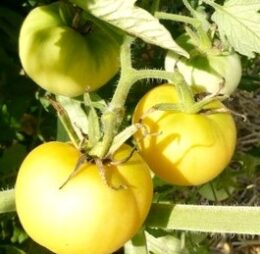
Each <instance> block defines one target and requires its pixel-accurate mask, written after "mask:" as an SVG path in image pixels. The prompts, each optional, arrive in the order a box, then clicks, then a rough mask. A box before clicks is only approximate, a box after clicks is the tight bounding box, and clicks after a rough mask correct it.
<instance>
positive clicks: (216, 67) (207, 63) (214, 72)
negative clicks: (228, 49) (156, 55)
mask: <svg viewBox="0 0 260 254" xmlns="http://www.w3.org/2000/svg"><path fill="white" fill-rule="evenodd" d="M176 41H177V42H178V44H180V46H182V47H183V48H185V49H186V50H191V49H194V45H192V42H191V40H190V39H189V37H188V36H187V35H186V34H184V35H182V36H180V37H179V38H178V39H177V40H176ZM175 67H178V70H179V71H180V72H181V74H182V75H183V76H184V79H185V81H186V82H187V83H188V84H189V85H190V86H192V87H193V88H195V90H197V91H206V92H208V93H217V92H220V93H222V94H225V95H230V94H232V93H233V92H234V90H235V89H236V88H237V87H238V85H239V82H240V80H241V75H242V67H241V61H240V57H239V55H238V54H236V53H230V54H223V55H214V54H210V53H208V54H198V55H195V56H193V57H191V58H190V59H179V57H178V56H177V55H176V54H174V53H173V52H169V53H168V54H167V56H166V58H165V69H166V70H167V71H174V69H175ZM223 82H224V83H223ZM222 83H223V85H224V86H223V87H222V88H221V84H222Z"/></svg>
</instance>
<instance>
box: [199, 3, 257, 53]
mask: <svg viewBox="0 0 260 254" xmlns="http://www.w3.org/2000/svg"><path fill="white" fill-rule="evenodd" d="M203 1H204V2H205V3H207V4H209V5H211V6H212V7H214V8H215V13H214V14H213V15H212V20H213V21H214V22H215V23H216V24H217V25H218V29H219V32H220V35H221V37H222V38H225V37H226V39H227V40H228V42H229V43H230V45H231V46H232V47H233V48H234V49H235V50H236V51H237V52H239V53H240V54H242V55H245V56H248V57H254V56H255V53H260V13H259V10H260V0H229V1H226V2H225V4H224V5H223V6H221V5H218V4H216V3H213V2H212V1H209V0H207V1H205V0H203ZM254 52H255V53H254Z"/></svg>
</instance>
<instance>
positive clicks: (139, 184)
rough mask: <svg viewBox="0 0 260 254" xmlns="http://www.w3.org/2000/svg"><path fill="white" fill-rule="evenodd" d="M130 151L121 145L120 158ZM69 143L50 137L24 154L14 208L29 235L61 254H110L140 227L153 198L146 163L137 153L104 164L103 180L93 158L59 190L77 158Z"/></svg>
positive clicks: (77, 152) (118, 153) (77, 153)
mask: <svg viewBox="0 0 260 254" xmlns="http://www.w3.org/2000/svg"><path fill="white" fill-rule="evenodd" d="M130 152H131V148H130V147H129V146H126V145H123V146H122V147H121V148H120V149H119V150H118V151H117V152H116V154H115V155H114V159H115V160H116V161H119V160H122V159H124V158H126V157H127V156H128V155H129V153H130ZM79 157H80V152H79V151H78V150H77V149H75V147H73V146H72V145H70V144H68V143H61V142H49V143H45V144H42V145H40V146H38V147H37V148H35V149H34V150H33V151H32V152H31V153H29V155H28V156H27V157H26V158H25V160H24V162H23V163H22V165H21V168H20V170H19V173H18V177H17V181H16V185H15V199H16V209H17V213H18V216H19V218H20V221H21V223H22V225H23V227H24V229H25V231H26V232H27V233H28V235H29V236H30V237H31V238H32V239H34V240H35V241H36V242H38V243H39V244H41V245H43V246H45V247H46V248H48V249H50V250H51V251H53V252H55V253H58V254H90V253H91V254H108V253H112V252H113V251H115V250H117V249H118V248H120V247H121V246H122V245H123V244H124V243H125V242H126V241H127V240H129V239H130V238H131V237H132V236H133V235H134V234H135V233H136V232H137V231H138V229H139V228H140V227H141V225H142V223H143V222H144V219H145V218H146V215H147V213H148V211H149V208H150V205H151V201H152V192H153V187H152V180H151V176H150V171H149V168H148V166H147V164H146V163H145V162H144V160H143V159H142V158H141V157H140V155H138V154H137V153H136V152H135V153H134V154H133V156H132V157H131V158H130V159H129V160H128V161H127V162H124V163H123V164H117V165H112V164H105V165H104V167H105V173H106V178H107V180H108V182H109V183H110V184H111V185H112V186H113V187H119V186H126V188H124V189H117V190H116V189H113V188H111V187H109V186H108V185H106V184H105V182H104V181H103V180H102V177H101V176H100V174H99V170H98V168H97V166H96V165H95V164H93V163H90V162H85V163H84V164H82V165H81V168H80V171H79V172H78V173H77V174H76V175H75V176H74V177H72V178H71V180H70V181H69V182H68V183H67V184H66V185H65V186H64V187H63V188H61V189H60V186H61V185H62V184H63V183H64V181H65V180H66V179H67V177H68V176H69V175H70V173H71V172H72V171H73V170H74V167H75V165H76V163H77V161H78V160H79Z"/></svg>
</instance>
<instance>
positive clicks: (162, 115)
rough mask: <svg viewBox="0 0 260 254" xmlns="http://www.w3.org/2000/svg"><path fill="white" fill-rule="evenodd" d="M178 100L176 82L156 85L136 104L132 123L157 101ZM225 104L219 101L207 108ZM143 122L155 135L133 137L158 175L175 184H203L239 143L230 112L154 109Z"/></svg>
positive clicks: (226, 160)
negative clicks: (207, 112) (194, 112)
mask: <svg viewBox="0 0 260 254" xmlns="http://www.w3.org/2000/svg"><path fill="white" fill-rule="evenodd" d="M178 101H179V99H178V95H177V92H176V89H175V87H174V85H171V84H164V85H160V86H158V87H155V88H154V89H152V90H150V91H149V92H148V93H147V94H145V95H144V97H143V98H142V99H141V100H140V101H139V103H138V104H137V106H136V108H135V112H134V114H133V122H134V123H136V122H138V121H139V119H140V118H141V117H142V116H143V115H144V113H145V112H146V111H147V110H148V109H150V108H151V107H152V106H153V105H155V104H158V103H176V102H178ZM223 107H224V106H223V104H222V103H221V102H218V101H217V102H213V103H211V104H210V105H208V106H207V107H206V108H209V109H210V108H213V109H214V108H223ZM206 108H205V109H206ZM143 124H144V125H145V126H146V128H148V132H150V133H151V134H152V135H149V134H147V135H146V136H145V137H144V133H142V131H139V132H137V133H136V135H135V136H134V137H135V140H136V142H137V145H138V147H139V150H140V154H141V155H142V156H143V158H144V159H145V160H146V162H147V163H148V165H149V166H150V168H151V170H152V171H154V173H155V174H156V175H158V176H159V177H161V178H162V179H164V180H165V181H167V182H169V183H172V184H176V185H184V186H185V185H187V186H188V185H200V184H203V183H206V182H208V181H210V180H212V179H213V178H215V177H216V176H217V175H219V174H220V173H221V172H222V171H223V170H224V168H225V167H226V166H227V165H228V163H229V162H230V160H231V157H232V155H233V152H234V149H235V145H236V127H235V123H234V120H233V118H232V116H231V115H230V114H229V113H212V114H188V113H182V112H178V113H174V112H169V111H168V112H166V111H155V112H153V113H150V114H148V115H147V116H146V117H145V118H144V119H143Z"/></svg>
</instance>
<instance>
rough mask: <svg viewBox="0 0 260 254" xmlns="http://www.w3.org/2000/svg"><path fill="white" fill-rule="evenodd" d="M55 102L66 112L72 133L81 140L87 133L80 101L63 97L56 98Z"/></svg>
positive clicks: (86, 123) (86, 124) (85, 120)
mask: <svg viewBox="0 0 260 254" xmlns="http://www.w3.org/2000/svg"><path fill="white" fill-rule="evenodd" d="M56 99H57V101H58V102H59V103H60V104H61V105H62V107H63V108H64V109H65V110H66V112H67V114H68V116H69V118H70V120H71V123H72V127H73V129H74V131H75V132H76V133H77V136H78V137H80V138H81V139H82V138H84V137H83V136H84V134H86V133H88V120H87V117H86V114H85V111H84V110H83V108H82V101H79V100H76V99H72V98H69V97H65V96H56Z"/></svg>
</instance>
